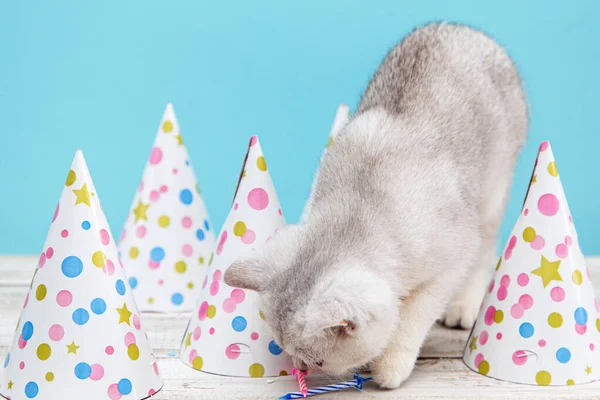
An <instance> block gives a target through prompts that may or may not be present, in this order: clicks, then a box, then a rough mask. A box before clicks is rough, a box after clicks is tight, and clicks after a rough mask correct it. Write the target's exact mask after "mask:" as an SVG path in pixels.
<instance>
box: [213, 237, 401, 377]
mask: <svg viewBox="0 0 600 400" xmlns="http://www.w3.org/2000/svg"><path fill="white" fill-rule="evenodd" d="M308 236H309V235H308V234H307V233H306V232H304V231H303V229H302V228H298V227H293V226H291V227H286V228H285V229H284V230H283V231H282V232H280V233H279V234H278V235H276V236H275V238H274V239H273V240H271V241H270V242H269V243H268V244H266V245H265V246H263V247H262V248H260V249H258V250H257V251H254V252H252V253H250V254H249V255H247V256H245V257H244V258H243V259H241V260H238V261H236V262H235V263H234V264H232V265H231V266H230V267H229V268H228V269H227V271H226V272H225V276H224V279H225V282H226V283H227V284H228V285H230V286H235V287H240V288H243V289H249V290H254V291H256V292H258V293H259V294H260V296H261V298H262V300H263V313H264V314H265V316H266V320H267V323H268V324H269V326H270V328H271V330H272V333H273V336H274V338H275V340H276V341H277V343H278V344H279V345H280V346H281V347H282V348H283V349H284V351H285V352H286V353H288V354H290V355H291V356H292V357H293V359H294V363H295V365H296V367H297V368H299V369H307V368H309V369H311V370H313V371H316V372H321V373H325V374H329V375H342V374H344V373H346V372H348V371H350V370H353V369H356V368H359V367H362V366H364V365H365V364H367V363H368V362H369V361H371V360H372V359H374V358H375V357H377V356H378V355H379V354H380V353H381V352H382V351H383V349H384V348H385V346H386V345H387V343H388V341H389V338H390V336H391V334H392V331H393V329H394V327H395V325H396V319H397V304H398V298H397V296H395V295H394V293H393V291H392V288H391V286H390V285H389V283H388V282H386V281H385V279H383V278H382V277H381V276H377V275H376V274H375V273H373V272H371V269H369V268H366V265H365V262H367V260H368V259H367V260H365V258H364V257H361V256H357V257H355V256H354V255H353V254H352V251H341V252H340V251H336V250H339V246H336V243H330V244H327V243H323V242H325V241H326V240H318V239H317V240H311V239H310V238H309V237H308Z"/></svg>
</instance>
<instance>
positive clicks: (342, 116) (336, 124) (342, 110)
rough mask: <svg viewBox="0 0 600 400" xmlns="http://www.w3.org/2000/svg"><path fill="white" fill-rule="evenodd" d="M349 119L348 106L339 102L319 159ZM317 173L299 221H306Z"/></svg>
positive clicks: (323, 155)
mask: <svg viewBox="0 0 600 400" xmlns="http://www.w3.org/2000/svg"><path fill="white" fill-rule="evenodd" d="M349 121H350V108H349V107H348V106H347V105H345V104H340V106H339V107H338V109H337V112H336V113H335V119H334V120H333V124H332V125H331V129H330V131H329V141H328V142H327V146H326V147H325V150H323V154H322V155H321V161H322V160H323V157H325V154H326V153H327V149H328V148H329V146H331V144H332V143H333V140H334V139H335V137H336V136H337V134H338V133H339V132H340V131H341V130H342V128H343V127H344V126H346V124H347V123H348V122H349ZM318 175H319V170H317V172H316V173H315V177H314V179H313V184H312V187H311V189H310V195H309V197H308V200H307V201H306V205H305V206H304V210H303V211H302V216H301V217H300V222H301V223H302V222H304V221H306V216H307V214H308V212H309V210H310V208H311V206H312V201H313V192H314V189H315V183H316V181H317V178H318Z"/></svg>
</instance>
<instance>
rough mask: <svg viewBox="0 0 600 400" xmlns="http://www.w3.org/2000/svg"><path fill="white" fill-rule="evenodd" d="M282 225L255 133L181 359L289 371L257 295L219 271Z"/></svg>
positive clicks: (235, 372) (202, 366) (226, 368)
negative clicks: (231, 283)
mask: <svg viewBox="0 0 600 400" xmlns="http://www.w3.org/2000/svg"><path fill="white" fill-rule="evenodd" d="M284 225H285V219H284V217H283V214H282V212H281V208H280V205H279V200H278V199H277V194H276V193H275V188H274V187H273V182H272V181H271V177H270V174H269V171H268V169H267V164H266V162H265V157H264V156H263V152H262V150H261V148H260V144H259V142H258V139H257V137H256V136H253V137H252V138H251V139H250V147H249V149H248V153H247V155H246V159H245V161H244V166H243V169H242V173H241V177H240V181H239V183H238V188H237V190H236V194H235V197H234V201H233V208H232V209H231V211H230V212H229V216H228V217H227V220H226V221H225V224H224V225H223V228H222V229H221V233H220V235H219V240H218V244H217V247H216V249H215V252H214V254H213V255H211V258H210V261H209V268H208V275H207V277H206V279H205V281H204V284H203V285H202V287H203V291H202V294H201V296H200V298H199V299H198V303H197V305H196V309H195V311H194V312H193V313H192V316H191V319H190V322H189V324H188V328H187V331H186V333H185V335H184V337H183V341H182V343H181V352H180V357H181V360H182V361H183V362H184V363H185V364H187V365H189V366H191V367H192V368H194V369H197V370H201V371H204V372H209V373H214V374H219V375H229V376H242V377H248V376H250V377H263V376H278V375H281V374H284V375H286V374H288V373H289V372H291V369H292V367H293V366H292V362H291V359H290V358H289V357H288V356H287V355H285V354H284V353H283V352H282V350H281V348H279V346H277V344H275V341H274V340H273V337H271V336H270V335H269V333H268V331H267V326H266V323H265V321H264V320H263V315H262V313H261V311H260V302H259V297H258V294H257V293H255V292H252V291H245V290H242V289H239V288H233V287H231V286H228V285H227V284H226V283H225V282H224V281H223V275H224V274H225V271H226V270H227V268H229V266H230V265H231V264H232V263H233V262H234V261H236V260H237V259H238V258H239V256H240V255H242V254H244V253H245V252H248V251H252V250H253V249H254V248H255V247H258V246H260V245H262V244H264V243H265V242H266V241H268V240H269V239H270V238H271V237H272V236H273V235H274V234H275V233H276V231H277V230H278V229H279V228H281V227H283V226H284Z"/></svg>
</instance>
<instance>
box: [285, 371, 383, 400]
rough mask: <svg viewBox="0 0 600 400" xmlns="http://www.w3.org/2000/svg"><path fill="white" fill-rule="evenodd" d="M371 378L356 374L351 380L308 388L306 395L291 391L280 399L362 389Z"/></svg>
mask: <svg viewBox="0 0 600 400" xmlns="http://www.w3.org/2000/svg"><path fill="white" fill-rule="evenodd" d="M370 380H373V378H363V377H361V376H360V375H359V374H355V375H354V379H351V380H349V381H345V382H340V383H335V384H333V385H326V386H320V387H316V388H312V389H308V390H307V393H306V395H304V394H302V393H301V392H291V393H288V394H286V395H285V396H281V397H280V398H279V400H287V399H301V398H304V397H310V396H316V395H319V394H325V393H329V392H337V391H340V390H344V389H348V388H354V389H358V390H361V389H362V387H363V383H365V382H368V381H370Z"/></svg>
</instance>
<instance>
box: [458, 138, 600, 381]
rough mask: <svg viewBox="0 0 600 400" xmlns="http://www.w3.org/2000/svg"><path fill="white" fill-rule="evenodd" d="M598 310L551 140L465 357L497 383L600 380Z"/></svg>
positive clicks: (540, 156)
mask: <svg viewBox="0 0 600 400" xmlns="http://www.w3.org/2000/svg"><path fill="white" fill-rule="evenodd" d="M599 316H600V309H599V306H598V302H597V301H596V298H595V295H594V288H593V286H592V282H591V280H590V275H589V271H588V269H587V267H586V265H585V259H584V257H583V254H582V253H581V250H580V248H579V241H578V238H577V232H576V231H575V226H574V225H573V220H572V218H571V213H570V211H569V205H568V204H567V199H566V197H565V193H564V191H563V187H562V184H561V181H560V178H559V176H558V170H557V167H556V162H555V161H554V156H553V154H552V149H551V148H550V145H549V143H548V142H543V143H542V144H541V146H540V150H539V153H538V158H537V162H536V166H535V168H534V172H533V175H532V179H531V183H530V185H529V190H528V192H527V196H526V199H525V204H524V205H523V210H522V212H521V215H520V217H519V220H518V221H517V223H516V224H515V227H514V228H513V231H512V234H511V237H510V239H509V241H508V244H507V246H506V248H505V249H504V254H503V256H502V257H501V258H500V261H499V262H498V266H497V267H496V272H495V274H494V278H493V280H492V281H491V283H490V285H489V289H488V291H487V294H486V296H485V299H484V300H483V304H482V307H481V310H480V312H479V316H478V318H477V322H476V323H475V326H474V327H473V330H472V332H471V335H470V337H469V340H468V342H467V346H466V348H465V352H464V355H463V360H464V362H465V363H466V365H467V366H468V367H469V368H471V369H473V370H474V371H477V372H479V373H480V374H483V375H487V376H489V377H493V378H496V379H501V380H505V381H510V382H515V383H524V384H532V385H572V384H580V383H587V382H592V381H595V380H597V379H598V378H599V377H600V355H598V354H596V353H597V352H598V351H600V348H599V346H600V319H599Z"/></svg>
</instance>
